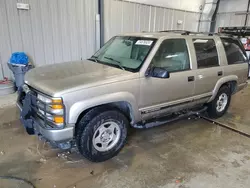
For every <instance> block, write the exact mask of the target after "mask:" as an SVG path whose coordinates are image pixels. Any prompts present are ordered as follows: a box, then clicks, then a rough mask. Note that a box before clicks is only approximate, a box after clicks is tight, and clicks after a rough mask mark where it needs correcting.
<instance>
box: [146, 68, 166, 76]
mask: <svg viewBox="0 0 250 188" xmlns="http://www.w3.org/2000/svg"><path fill="white" fill-rule="evenodd" d="M146 76H151V77H155V78H169V72H168V71H167V70H166V69H164V68H160V67H152V68H150V69H148V70H147V72H146Z"/></svg>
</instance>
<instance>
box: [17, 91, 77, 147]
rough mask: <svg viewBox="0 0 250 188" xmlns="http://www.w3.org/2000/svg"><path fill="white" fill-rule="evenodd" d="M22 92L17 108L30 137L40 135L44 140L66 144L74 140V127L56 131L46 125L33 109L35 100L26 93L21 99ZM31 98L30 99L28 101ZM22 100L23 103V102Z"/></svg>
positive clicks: (68, 126)
mask: <svg viewBox="0 0 250 188" xmlns="http://www.w3.org/2000/svg"><path fill="white" fill-rule="evenodd" d="M21 92H22V91H20V94H19V97H18V100H17V106H18V108H19V109H20V111H21V115H20V120H21V122H22V124H23V126H24V127H25V128H26V131H27V133H28V134H30V135H34V134H36V135H38V136H39V137H42V138H43V139H45V140H47V141H49V142H51V143H54V144H59V143H65V142H70V141H72V140H73V137H74V126H73V125H65V126H64V128H60V129H55V128H51V127H49V126H47V125H46V122H44V121H43V120H42V119H41V118H39V116H37V114H36V111H35V110H34V109H33V108H32V103H34V101H35V102H36V100H34V99H33V98H32V97H31V95H30V94H29V93H26V95H25V97H24V98H23V99H20V96H21ZM28 97H30V99H27V98H28ZM21 100H22V102H21Z"/></svg>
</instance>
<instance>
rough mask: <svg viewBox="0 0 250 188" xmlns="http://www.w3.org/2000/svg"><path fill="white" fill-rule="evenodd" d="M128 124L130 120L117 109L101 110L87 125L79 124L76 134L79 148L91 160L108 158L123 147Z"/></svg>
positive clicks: (98, 160) (97, 160)
mask: <svg viewBox="0 0 250 188" xmlns="http://www.w3.org/2000/svg"><path fill="white" fill-rule="evenodd" d="M83 118H84V117H83ZM81 122H84V121H80V123H81ZM127 126H128V120H127V118H126V117H125V116H124V115H123V114H122V113H121V112H119V111H115V110H110V111H104V112H99V113H97V115H96V116H95V117H93V119H92V120H90V121H88V122H87V123H86V124H85V125H84V124H80V125H79V126H78V129H79V130H78V131H77V135H76V143H77V147H78V150H79V151H80V153H81V154H82V155H83V156H84V157H85V158H87V159H88V160H90V161H93V162H102V161H105V160H108V159H110V158H112V157H114V156H115V155H117V154H118V153H119V151H120V150H121V149H122V148H123V146H124V144H125V142H126V138H127Z"/></svg>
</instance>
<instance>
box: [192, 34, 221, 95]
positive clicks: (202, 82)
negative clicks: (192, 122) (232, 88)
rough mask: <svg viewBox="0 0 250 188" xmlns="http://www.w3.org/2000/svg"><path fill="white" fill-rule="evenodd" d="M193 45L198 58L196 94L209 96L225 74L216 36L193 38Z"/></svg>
mask: <svg viewBox="0 0 250 188" xmlns="http://www.w3.org/2000/svg"><path fill="white" fill-rule="evenodd" d="M192 41H193V45H194V49H195V54H196V59H197V70H196V71H195V72H196V77H195V96H200V97H203V96H204V97H207V96H210V95H212V91H213V89H214V87H215V84H216V83H217V81H218V80H219V79H220V78H221V77H222V76H223V74H224V73H223V68H222V67H221V66H220V62H219V57H218V51H217V46H216V41H215V39H214V38H198V37H197V38H193V40H192Z"/></svg>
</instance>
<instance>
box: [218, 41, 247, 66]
mask: <svg viewBox="0 0 250 188" xmlns="http://www.w3.org/2000/svg"><path fill="white" fill-rule="evenodd" d="M223 39H231V40H234V41H237V42H238V45H237V44H236V43H235V44H236V45H237V46H238V47H239V48H240V50H241V51H242V53H243V54H244V56H245V58H246V61H237V62H239V63H235V62H234V63H232V64H229V63H228V56H227V52H226V49H225V46H224V42H223ZM220 40H221V43H222V46H223V49H224V52H225V56H226V60H227V65H240V64H244V63H248V57H247V53H246V51H245V49H244V47H243V45H241V44H242V43H241V42H240V41H239V40H238V39H236V38H233V37H220Z"/></svg>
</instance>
